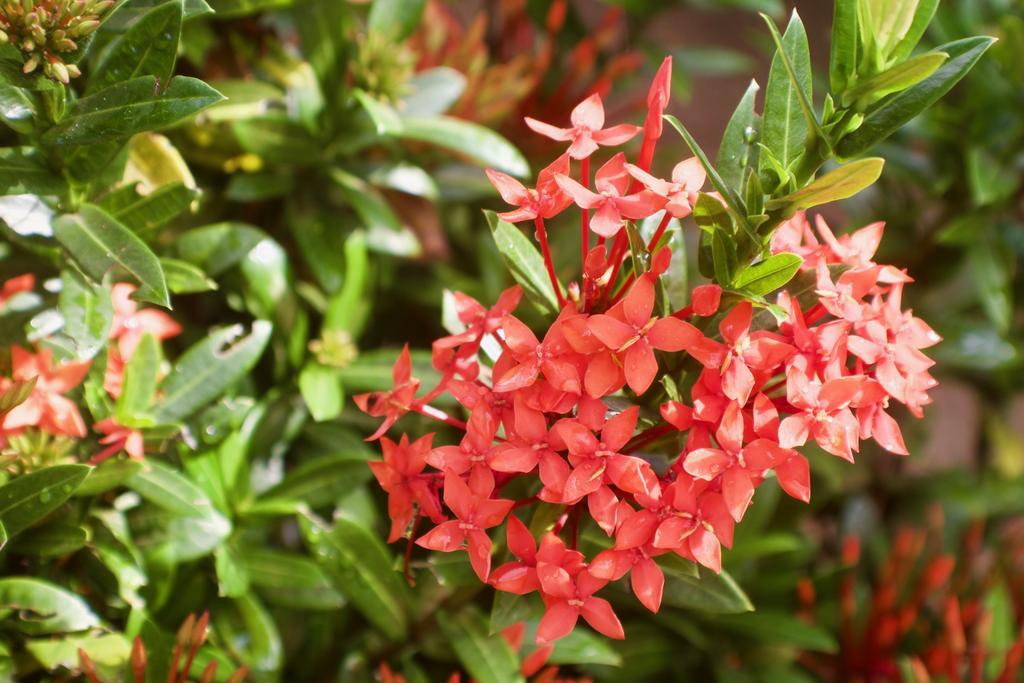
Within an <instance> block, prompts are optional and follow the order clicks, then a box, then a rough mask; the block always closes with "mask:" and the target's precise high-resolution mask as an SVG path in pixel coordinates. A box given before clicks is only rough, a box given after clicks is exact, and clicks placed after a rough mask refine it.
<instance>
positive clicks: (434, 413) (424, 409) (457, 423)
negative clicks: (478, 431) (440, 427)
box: [412, 404, 466, 431]
mask: <svg viewBox="0 0 1024 683" xmlns="http://www.w3.org/2000/svg"><path fill="white" fill-rule="evenodd" d="M412 410H414V411H416V412H417V413H419V414H420V415H426V416H427V417H430V418H433V419H435V420H440V421H441V422H444V423H445V424H447V425H451V426H452V427H455V428H456V429H461V430H463V431H465V430H466V423H465V422H463V421H462V420H456V419H455V418H454V417H452V416H451V415H449V414H448V413H446V412H444V411H443V410H438V409H437V408H434V407H433V406H428V405H426V404H417V405H414V406H413V407H412Z"/></svg>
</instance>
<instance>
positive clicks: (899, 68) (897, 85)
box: [842, 52, 949, 109]
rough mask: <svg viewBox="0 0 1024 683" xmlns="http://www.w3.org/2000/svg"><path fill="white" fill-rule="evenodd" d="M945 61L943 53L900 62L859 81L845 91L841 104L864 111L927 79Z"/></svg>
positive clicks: (928, 53) (932, 53) (947, 56)
mask: <svg viewBox="0 0 1024 683" xmlns="http://www.w3.org/2000/svg"><path fill="white" fill-rule="evenodd" d="M947 59H949V55H947V54H946V53H945V52H927V53H925V54H923V55H918V56H916V57H913V58H911V59H908V60H907V61H905V62H900V63H899V64H897V65H896V66H894V67H892V68H891V69H888V70H886V71H883V72H882V73H880V74H876V75H874V76H872V77H871V78H869V79H867V80H864V81H860V82H858V83H857V85H855V86H854V87H853V88H850V89H849V90H847V91H846V92H845V93H844V94H843V100H842V101H843V104H844V106H849V105H850V104H852V103H855V102H856V103H857V105H856V106H857V108H858V109H864V108H866V107H867V106H868V105H869V104H871V103H873V102H877V101H878V100H880V99H882V98H883V97H885V96H886V95H891V94H892V93H894V92H899V91H901V90H906V89H907V88H909V87H910V86H912V85H914V84H915V83H919V82H921V81H923V80H924V79H925V78H928V77H929V76H931V75H932V74H933V73H935V70H936V69H938V68H939V67H940V66H942V64H943V63H944V62H945V61H946V60H947Z"/></svg>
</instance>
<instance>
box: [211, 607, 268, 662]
mask: <svg viewBox="0 0 1024 683" xmlns="http://www.w3.org/2000/svg"><path fill="white" fill-rule="evenodd" d="M212 620H213V624H214V627H215V628H216V629H217V633H218V635H220V636H221V637H222V638H223V639H224V642H225V645H226V647H227V649H228V650H229V651H231V652H232V653H234V654H235V655H236V656H237V657H238V659H240V660H241V661H242V662H243V663H244V664H245V665H246V666H247V667H249V668H250V669H252V670H253V671H255V672H257V673H258V674H269V673H272V672H276V671H278V670H279V669H280V668H281V666H282V664H283V661H284V646H283V644H282V643H281V633H280V632H279V631H278V628H277V624H276V623H274V620H273V618H271V616H270V613H269V612H267V610H266V608H265V607H263V605H262V604H260V602H259V600H257V599H256V597H254V596H253V595H241V596H239V597H237V598H234V599H231V600H223V601H221V602H220V603H218V605H217V606H216V608H215V609H214V611H213V618H212Z"/></svg>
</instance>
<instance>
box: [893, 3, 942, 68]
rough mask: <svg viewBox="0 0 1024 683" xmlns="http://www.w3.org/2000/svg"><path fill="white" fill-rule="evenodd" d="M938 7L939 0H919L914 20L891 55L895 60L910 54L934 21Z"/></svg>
mask: <svg viewBox="0 0 1024 683" xmlns="http://www.w3.org/2000/svg"><path fill="white" fill-rule="evenodd" d="M938 7H939V0H919V2H918V3H917V10H916V11H915V12H914V21H913V22H911V24H910V28H908V29H907V30H906V32H905V33H904V34H903V37H902V38H900V41H899V42H898V43H896V46H895V47H894V48H893V49H892V52H891V54H890V57H891V58H892V59H893V60H897V61H899V60H903V59H906V58H907V57H909V56H910V53H911V52H913V51H914V48H915V47H916V46H917V43H918V42H919V41H920V40H921V36H923V35H924V32H925V30H926V29H927V28H928V25H929V24H930V23H932V17H934V16H935V10H936V9H938Z"/></svg>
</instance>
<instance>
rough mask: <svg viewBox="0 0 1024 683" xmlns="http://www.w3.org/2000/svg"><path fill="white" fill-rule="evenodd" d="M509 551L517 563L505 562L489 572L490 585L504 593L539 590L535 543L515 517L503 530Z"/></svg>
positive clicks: (509, 518)
mask: <svg viewBox="0 0 1024 683" xmlns="http://www.w3.org/2000/svg"><path fill="white" fill-rule="evenodd" d="M505 533H506V540H507V542H508V549H509V551H510V552H511V553H512V554H513V555H515V557H516V558H517V561H515V562H507V563H505V564H503V565H501V566H500V567H498V568H497V569H495V570H494V571H493V572H491V585H492V586H494V587H495V588H497V589H498V590H500V591H505V592H506V593H515V594H517V595H526V594H527V593H532V592H533V591H535V590H537V589H538V588H540V581H539V580H538V579H537V542H536V541H535V540H533V536H532V535H530V530H529V529H527V528H526V525H525V524H523V523H522V522H521V521H519V518H518V517H516V516H515V515H509V516H508V525H507V526H506V528H505Z"/></svg>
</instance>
